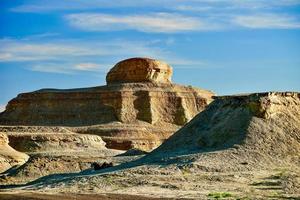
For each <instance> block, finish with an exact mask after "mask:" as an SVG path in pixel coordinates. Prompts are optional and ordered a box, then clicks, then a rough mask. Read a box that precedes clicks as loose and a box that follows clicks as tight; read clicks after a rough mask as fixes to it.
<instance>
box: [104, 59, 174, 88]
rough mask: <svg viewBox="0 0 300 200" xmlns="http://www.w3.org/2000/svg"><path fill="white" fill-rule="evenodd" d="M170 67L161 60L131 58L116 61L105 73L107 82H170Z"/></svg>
mask: <svg viewBox="0 0 300 200" xmlns="http://www.w3.org/2000/svg"><path fill="white" fill-rule="evenodd" d="M171 76H172V68H171V67H170V66H169V65H168V64H167V63H164V62H162V61H158V60H153V59H149V58H131V59H127V60H123V61H121V62H119V63H117V64H116V65H115V66H114V67H113V68H112V69H111V70H110V71H109V72H108V74H107V76H106V82H107V84H112V83H134V82H157V83H171Z"/></svg>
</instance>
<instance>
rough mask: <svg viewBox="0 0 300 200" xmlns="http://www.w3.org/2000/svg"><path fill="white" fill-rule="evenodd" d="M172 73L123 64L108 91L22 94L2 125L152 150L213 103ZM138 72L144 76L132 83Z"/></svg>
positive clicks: (135, 62) (141, 63) (155, 65)
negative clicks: (54, 129)
mask: <svg viewBox="0 0 300 200" xmlns="http://www.w3.org/2000/svg"><path fill="white" fill-rule="evenodd" d="M125 69H127V72H126V71H124V70H125ZM151 70H154V71H155V73H158V74H156V75H155V76H154V77H156V79H155V78H153V76H152V75H151V76H149V73H152V71H151ZM171 71H172V70H171V68H170V66H168V65H167V64H164V63H160V62H159V61H155V60H151V59H141V58H138V59H129V60H128V61H122V62H120V63H118V64H117V65H116V66H115V67H114V68H113V69H112V70H111V71H110V72H109V73H108V75H107V80H108V85H106V86H100V87H93V88H82V89H69V90H57V89H43V90H39V91H35V92H31V93H24V94H20V95H18V96H17V97H16V98H15V99H13V100H11V101H10V102H9V103H8V105H7V107H6V110H5V112H3V113H1V114H0V124H2V125H26V126H68V127H72V128H70V129H72V131H75V132H80V133H93V134H97V135H100V136H103V140H104V141H105V142H106V143H107V146H108V147H109V148H117V149H122V150H125V149H129V148H133V147H138V148H142V149H144V150H150V149H152V148H154V147H156V146H157V145H158V144H160V143H161V141H163V140H164V139H166V138H168V137H169V136H170V135H171V133H172V132H174V131H175V130H177V129H178V128H179V127H180V126H182V125H184V124H185V123H186V122H188V121H189V120H190V119H192V117H194V116H195V115H196V114H197V113H199V112H200V111H202V110H203V109H204V108H205V107H206V106H207V105H208V104H209V103H210V102H211V101H212V98H211V97H212V95H213V93H212V92H210V91H206V90H201V89H197V88H192V87H186V86H181V85H176V84H172V83H170V79H171V78H170V77H171V74H168V73H167V72H170V73H171ZM129 72H130V73H129ZM133 72H136V74H142V75H143V76H139V78H136V77H135V76H133V77H131V78H128V77H130V74H131V73H133ZM128 73H129V74H128ZM122 74H123V82H124V83H119V80H120V78H121V77H122V76H121V75H122ZM151 77H152V78H151ZM134 81H137V82H134ZM140 81H143V82H140ZM83 126H84V127H83ZM86 126H94V127H93V128H92V131H91V128H87V127H86ZM95 126H98V128H96V127H95ZM80 127H81V128H80Z"/></svg>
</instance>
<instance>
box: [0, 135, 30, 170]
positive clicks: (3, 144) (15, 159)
mask: <svg viewBox="0 0 300 200" xmlns="http://www.w3.org/2000/svg"><path fill="white" fill-rule="evenodd" d="M28 158H29V156H28V155H26V154H25V153H21V152H18V151H16V150H15V149H13V148H12V147H11V146H9V145H8V137H7V135H6V134H4V133H1V132H0V173H1V172H3V171H5V170H7V169H9V168H11V167H13V166H15V165H22V164H23V163H25V162H26V161H27V160H28Z"/></svg>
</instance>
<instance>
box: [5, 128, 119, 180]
mask: <svg viewBox="0 0 300 200" xmlns="http://www.w3.org/2000/svg"><path fill="white" fill-rule="evenodd" d="M0 132H1V133H3V135H5V136H6V135H7V137H6V140H5V145H4V146H3V145H2V146H0V169H1V165H2V166H3V167H6V168H5V169H8V168H10V167H11V166H13V165H16V164H23V165H22V166H20V167H18V168H15V169H14V170H13V171H12V172H9V173H8V174H6V175H5V176H4V179H6V178H8V177H9V179H14V182H23V181H29V180H33V179H35V178H39V177H41V176H45V175H48V174H53V173H70V172H80V171H82V170H85V169H88V168H90V166H91V163H93V162H95V161H98V162H103V161H105V160H107V159H108V160H109V159H111V158H112V157H113V156H115V155H118V154H120V153H123V151H119V150H113V149H107V148H106V147H105V142H104V141H103V140H102V139H101V137H100V136H97V135H90V134H84V135H83V134H78V133H74V132H71V131H70V130H68V129H66V128H63V127H54V126H49V127H46V126H1V127H0ZM0 136H1V135H0ZM8 141H9V144H10V146H11V147H13V148H14V149H16V150H18V151H20V152H25V153H26V154H27V155H29V156H30V158H29V157H28V156H27V155H26V154H24V153H20V152H17V151H15V150H14V149H13V148H11V147H10V146H8V145H7V143H8ZM4 147H5V148H4ZM5 155H6V158H7V157H9V158H10V159H11V160H12V161H10V160H9V162H10V163H8V160H7V159H6V160H5V161H6V163H8V164H10V165H8V164H6V165H5V166H4V164H2V162H1V158H2V157H3V156H5ZM23 155H24V156H23ZM25 158H26V159H25ZM27 159H28V161H27ZM17 161H18V162H17ZM25 161H27V162H26V163H25ZM3 167H2V168H3ZM2 179H3V176H1V175H0V182H1V181H3V182H5V180H2Z"/></svg>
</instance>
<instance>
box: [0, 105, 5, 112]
mask: <svg viewBox="0 0 300 200" xmlns="http://www.w3.org/2000/svg"><path fill="white" fill-rule="evenodd" d="M5 107H6V105H4V104H2V105H0V112H3V111H4V110H5Z"/></svg>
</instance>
